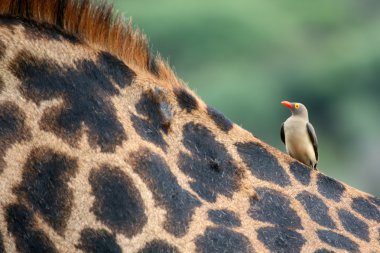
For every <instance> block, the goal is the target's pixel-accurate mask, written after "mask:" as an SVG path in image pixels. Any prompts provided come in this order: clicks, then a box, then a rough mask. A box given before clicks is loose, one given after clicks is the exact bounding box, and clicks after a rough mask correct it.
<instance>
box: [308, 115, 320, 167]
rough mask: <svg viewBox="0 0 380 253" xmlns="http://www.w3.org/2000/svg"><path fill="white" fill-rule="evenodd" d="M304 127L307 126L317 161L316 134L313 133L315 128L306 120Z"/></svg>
mask: <svg viewBox="0 0 380 253" xmlns="http://www.w3.org/2000/svg"><path fill="white" fill-rule="evenodd" d="M306 128H307V132H308V134H309V137H310V140H311V143H312V144H313V148H314V153H315V158H316V159H317V161H318V139H317V135H316V134H315V130H314V127H313V125H312V124H310V123H309V122H307V124H306Z"/></svg>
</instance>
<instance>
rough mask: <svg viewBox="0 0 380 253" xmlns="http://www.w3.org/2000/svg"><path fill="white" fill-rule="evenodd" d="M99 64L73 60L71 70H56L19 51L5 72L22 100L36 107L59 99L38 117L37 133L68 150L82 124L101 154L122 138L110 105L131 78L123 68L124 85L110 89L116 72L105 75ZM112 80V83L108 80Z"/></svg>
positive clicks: (109, 150) (123, 138)
mask: <svg viewBox="0 0 380 253" xmlns="http://www.w3.org/2000/svg"><path fill="white" fill-rule="evenodd" d="M104 61H105V60H104V59H103V58H102V59H101V60H100V63H98V65H96V64H95V63H94V62H93V61H90V60H78V61H77V62H75V64H76V67H74V68H73V67H62V66H59V65H58V64H57V63H55V62H53V61H52V60H48V59H40V58H37V57H36V56H33V55H32V54H31V53H29V52H28V51H21V52H20V53H19V54H18V55H17V56H16V57H15V59H14V60H13V61H12V63H11V64H10V66H9V68H10V70H11V72H12V73H13V74H14V75H15V76H16V77H17V78H19V79H20V80H21V85H20V91H21V93H22V94H23V96H24V97H26V98H27V99H29V100H32V101H33V102H35V103H37V104H39V103H40V102H41V101H44V100H50V99H53V98H58V97H60V98H62V99H63V100H64V105H63V106H57V107H53V108H50V109H49V110H46V111H45V112H44V116H43V118H42V120H41V122H40V127H41V128H42V129H43V130H45V131H50V132H53V133H55V134H56V135H58V136H60V137H61V138H62V139H64V140H66V141H67V142H69V143H70V144H72V145H75V144H76V143H77V141H78V140H79V138H80V136H81V133H82V132H83V131H82V130H83V129H82V124H85V125H86V127H87V128H88V137H89V142H90V145H91V146H92V147H100V149H101V151H102V152H113V151H114V150H115V148H116V146H118V145H121V144H122V142H123V141H124V140H126V138H127V136H126V134H125V132H124V128H123V126H122V124H121V123H120V122H119V121H118V119H117V117H116V114H115V108H114V106H113V104H112V102H111V100H110V98H111V96H114V95H118V94H119V89H118V88H124V87H126V86H128V85H130V84H131V82H132V77H133V76H134V73H133V72H132V71H131V70H129V69H128V67H126V66H125V67H124V69H125V70H129V71H126V73H124V75H125V77H124V79H123V80H124V82H121V83H116V84H117V86H114V85H113V84H112V82H111V81H110V79H112V80H114V81H119V80H121V79H122V78H121V77H120V76H119V75H117V74H115V71H116V70H113V71H108V72H106V71H105V70H104V69H105V68H106V67H105V66H103V65H104ZM112 75H116V76H114V77H112V78H109V76H112Z"/></svg>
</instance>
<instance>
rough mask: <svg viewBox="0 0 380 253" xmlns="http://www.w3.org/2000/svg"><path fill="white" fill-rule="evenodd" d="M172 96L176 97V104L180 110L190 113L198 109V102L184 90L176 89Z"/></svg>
mask: <svg viewBox="0 0 380 253" xmlns="http://www.w3.org/2000/svg"><path fill="white" fill-rule="evenodd" d="M174 94H175V96H176V97H177V102H178V105H179V107H180V108H181V109H182V110H186V111H187V112H188V113H190V112H191V111H193V110H196V109H198V102H197V100H196V99H195V97H194V96H193V95H191V94H190V93H189V92H188V91H186V90H185V89H176V90H174Z"/></svg>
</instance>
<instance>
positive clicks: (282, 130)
mask: <svg viewBox="0 0 380 253" xmlns="http://www.w3.org/2000/svg"><path fill="white" fill-rule="evenodd" d="M281 140H282V142H283V143H284V144H285V131H284V123H282V125H281Z"/></svg>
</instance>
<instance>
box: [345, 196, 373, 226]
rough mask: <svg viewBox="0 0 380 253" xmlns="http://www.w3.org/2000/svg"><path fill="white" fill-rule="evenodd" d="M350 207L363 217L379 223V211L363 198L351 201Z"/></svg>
mask: <svg viewBox="0 0 380 253" xmlns="http://www.w3.org/2000/svg"><path fill="white" fill-rule="evenodd" d="M351 207H352V208H353V209H354V210H355V211H357V212H358V213H360V214H361V215H363V217H365V218H367V219H370V220H375V221H377V222H380V211H379V209H378V208H377V207H376V206H375V205H373V204H372V203H371V202H370V201H368V200H367V199H365V198H362V197H359V198H354V199H353V200H352V204H351Z"/></svg>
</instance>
